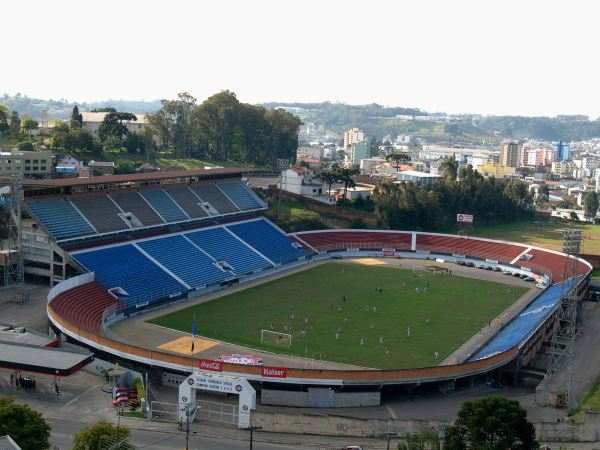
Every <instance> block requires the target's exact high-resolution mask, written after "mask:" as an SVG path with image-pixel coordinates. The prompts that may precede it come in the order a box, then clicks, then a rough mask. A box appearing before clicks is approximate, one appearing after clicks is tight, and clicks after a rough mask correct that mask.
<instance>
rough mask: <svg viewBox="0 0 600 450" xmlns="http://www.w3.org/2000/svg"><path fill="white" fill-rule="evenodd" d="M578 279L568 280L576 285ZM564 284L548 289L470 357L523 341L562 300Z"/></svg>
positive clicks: (483, 354)
mask: <svg viewBox="0 0 600 450" xmlns="http://www.w3.org/2000/svg"><path fill="white" fill-rule="evenodd" d="M576 281H577V280H575V279H572V280H569V281H567V283H569V284H568V286H569V287H570V288H572V287H574V286H575V284H576ZM562 285H563V283H559V284H555V285H554V286H551V287H549V288H548V289H546V290H545V291H544V292H543V293H542V294H541V295H540V296H539V297H538V298H536V299H535V300H534V301H533V302H531V303H530V304H529V306H527V308H525V309H524V310H523V312H521V314H519V315H518V316H517V317H515V318H514V319H513V320H512V321H511V322H510V323H509V324H508V325H506V326H505V327H504V328H503V329H502V330H500V332H499V333H498V334H497V335H496V336H494V337H493V338H492V339H491V340H490V341H488V342H487V344H485V345H484V346H483V347H482V348H481V349H480V350H479V351H478V352H477V353H475V354H474V355H473V356H472V357H471V358H470V359H471V360H476V359H483V358H488V357H490V356H493V355H495V354H498V353H502V352H505V351H506V350H509V349H511V348H512V347H514V346H515V345H517V344H519V343H520V342H522V341H523V340H524V339H525V338H526V337H527V336H528V335H529V333H531V332H532V331H533V330H534V329H535V327H536V326H537V325H538V324H539V323H540V322H541V321H542V320H544V319H545V318H546V317H548V315H549V314H551V313H552V312H553V311H554V310H555V308H556V306H557V305H558V303H559V302H560V298H561V289H562Z"/></svg>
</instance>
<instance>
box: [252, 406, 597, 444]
mask: <svg viewBox="0 0 600 450" xmlns="http://www.w3.org/2000/svg"><path fill="white" fill-rule="evenodd" d="M251 424H252V426H260V427H262V428H263V431H267V432H274V433H293V434H315V435H325V436H350V437H376V436H382V435H384V434H385V433H386V432H387V431H394V432H396V433H398V437H401V438H402V437H406V435H407V434H415V433H419V432H422V431H425V430H434V431H436V432H437V433H438V434H439V436H440V437H443V434H444V432H445V430H446V428H447V427H448V425H450V423H449V422H442V421H437V420H430V421H426V420H394V419H388V420H385V419H357V418H352V417H342V416H333V415H323V416H318V415H311V414H283V413H272V412H265V411H252V418H251ZM535 429H536V436H537V439H538V440H539V441H540V442H598V441H600V414H593V413H586V414H585V421H584V423H583V424H575V423H572V422H568V421H565V422H551V423H550V422H548V423H536V424H535Z"/></svg>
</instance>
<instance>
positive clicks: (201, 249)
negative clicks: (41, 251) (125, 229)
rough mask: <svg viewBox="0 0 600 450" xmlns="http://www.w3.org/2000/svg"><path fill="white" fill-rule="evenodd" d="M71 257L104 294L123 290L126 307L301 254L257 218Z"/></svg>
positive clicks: (215, 281) (287, 259) (90, 251)
mask: <svg viewBox="0 0 600 450" xmlns="http://www.w3.org/2000/svg"><path fill="white" fill-rule="evenodd" d="M229 227H232V228H234V229H235V230H236V231H235V232H233V230H232V231H229V230H228V229H229ZM236 232H237V233H239V234H235V233H236ZM244 236H245V238H244ZM263 252H264V253H263ZM262 255H264V256H262ZM71 256H73V257H74V258H75V259H76V260H77V261H78V262H79V263H80V264H81V265H82V266H84V267H85V268H86V269H88V270H89V271H91V272H95V273H96V281H98V282H99V283H101V284H102V285H103V286H104V287H105V288H106V289H112V288H117V287H120V288H122V289H123V290H124V291H126V292H127V294H128V295H119V294H118V293H117V292H115V293H117V295H119V296H120V298H122V300H123V301H125V302H126V303H127V304H129V302H130V300H131V298H134V300H137V299H138V298H144V299H145V300H147V301H149V302H152V301H154V300H157V299H160V298H165V297H169V296H171V295H172V294H176V293H183V292H187V291H189V290H194V289H198V288H203V287H206V286H208V285H213V284H216V283H221V282H223V281H226V280H229V279H233V278H236V277H240V276H244V275H248V274H251V273H253V272H255V271H257V270H262V269H267V268H271V267H273V263H275V264H280V263H287V262H292V261H296V260H298V259H299V258H301V257H303V256H306V253H305V252H304V251H303V250H300V249H297V248H296V247H295V246H293V245H292V241H291V240H290V239H289V238H288V237H287V236H286V235H285V234H284V233H282V232H281V231H279V230H278V229H277V228H275V227H274V226H272V225H271V224H270V223H269V222H267V221H266V220H265V219H258V220H251V221H249V222H248V221H247V222H239V223H235V224H232V225H220V226H217V227H211V228H205V229H200V230H195V231H186V232H180V233H178V234H173V235H169V236H158V237H154V238H147V239H143V240H139V241H134V242H132V243H127V244H116V245H113V246H110V247H103V248H99V249H93V248H92V249H89V250H80V251H74V252H72V253H71ZM267 258H268V259H270V260H271V261H273V263H271V262H270V261H269V260H267ZM178 280H180V281H181V282H180V281H178Z"/></svg>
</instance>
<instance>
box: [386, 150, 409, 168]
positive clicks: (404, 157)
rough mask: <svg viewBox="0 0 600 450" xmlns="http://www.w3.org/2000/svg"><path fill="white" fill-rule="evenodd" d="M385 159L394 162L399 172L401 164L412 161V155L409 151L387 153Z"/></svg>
mask: <svg viewBox="0 0 600 450" xmlns="http://www.w3.org/2000/svg"><path fill="white" fill-rule="evenodd" d="M385 159H387V160H388V162H390V161H393V162H394V165H395V167H396V172H397V171H399V170H400V165H401V164H402V163H406V162H410V155H409V154H408V153H401V152H394V153H390V154H389V155H387V156H386V157H385Z"/></svg>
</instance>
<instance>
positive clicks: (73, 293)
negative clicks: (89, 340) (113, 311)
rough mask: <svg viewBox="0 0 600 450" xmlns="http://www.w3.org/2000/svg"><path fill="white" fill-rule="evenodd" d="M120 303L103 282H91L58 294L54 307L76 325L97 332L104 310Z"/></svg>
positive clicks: (59, 313) (53, 301)
mask: <svg viewBox="0 0 600 450" xmlns="http://www.w3.org/2000/svg"><path fill="white" fill-rule="evenodd" d="M119 303H120V302H119V300H117V299H115V298H114V297H113V296H112V295H110V294H109V293H108V291H107V290H106V288H104V287H103V286H102V285H101V284H99V283H97V282H91V283H87V284H84V285H82V286H79V287H78V288H77V289H69V290H68V291H65V292H62V293H60V294H58V295H57V296H56V297H55V298H54V299H53V300H52V308H53V309H54V311H56V313H57V314H58V315H59V316H61V317H64V318H65V319H67V320H68V321H70V322H71V323H72V324H73V325H75V326H76V327H78V328H80V329H82V330H85V331H89V332H91V333H97V332H98V330H99V328H100V322H101V320H102V313H103V312H104V310H105V309H106V308H108V307H109V306H113V305H114V306H117V305H118V304H119Z"/></svg>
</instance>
